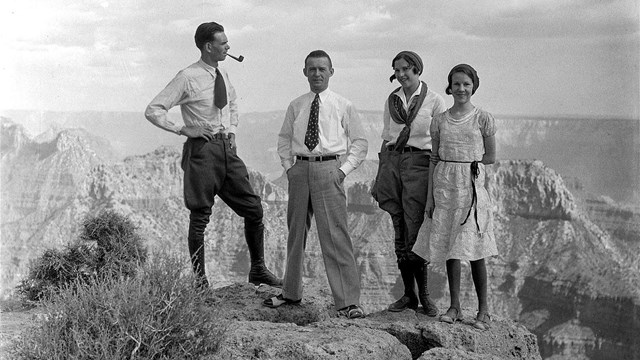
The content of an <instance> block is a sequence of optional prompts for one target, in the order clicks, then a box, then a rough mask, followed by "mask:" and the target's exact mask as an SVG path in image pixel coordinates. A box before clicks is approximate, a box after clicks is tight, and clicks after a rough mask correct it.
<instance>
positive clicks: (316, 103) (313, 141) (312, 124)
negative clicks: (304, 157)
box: [304, 94, 320, 151]
mask: <svg viewBox="0 0 640 360" xmlns="http://www.w3.org/2000/svg"><path fill="white" fill-rule="evenodd" d="M319 112H320V97H318V94H316V97H315V98H314V99H313V102H312V103H311V112H310V113H309V124H308V125H307V133H306V134H305V135H304V144H305V145H306V146H307V148H308V149H309V151H312V150H313V149H315V147H316V146H318V143H319V142H320V138H319V137H318V113H319Z"/></svg>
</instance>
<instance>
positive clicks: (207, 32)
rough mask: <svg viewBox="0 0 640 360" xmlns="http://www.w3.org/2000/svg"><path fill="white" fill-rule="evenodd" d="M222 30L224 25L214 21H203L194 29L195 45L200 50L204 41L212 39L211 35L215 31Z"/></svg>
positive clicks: (212, 35)
mask: <svg viewBox="0 0 640 360" xmlns="http://www.w3.org/2000/svg"><path fill="white" fill-rule="evenodd" d="M219 32H224V27H223V26H222V25H220V24H218V23H216V22H208V23H203V24H200V26H198V28H197V29H196V35H195V36H194V38H195V40H196V46H197V47H198V49H200V50H202V47H203V46H204V44H205V43H208V42H209V41H213V37H214V36H215V34H216V33H219Z"/></svg>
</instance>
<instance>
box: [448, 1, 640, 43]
mask: <svg viewBox="0 0 640 360" xmlns="http://www.w3.org/2000/svg"><path fill="white" fill-rule="evenodd" d="M456 3H457V4H456ZM459 4H460V3H459V1H457V2H453V4H450V6H456V5H459ZM481 4H484V5H486V6H480V8H479V9H478V12H476V13H471V12H466V13H463V14H462V15H460V16H459V17H458V18H456V17H455V16H451V18H450V21H448V23H449V24H450V25H449V29H450V31H452V32H462V33H464V34H466V35H467V36H473V37H480V38H483V37H484V38H530V39H533V38H541V39H542V38H588V37H616V36H625V35H631V34H638V30H639V22H638V21H639V19H638V9H637V3H636V2H635V1H634V0H611V1H591V0H565V1H557V0H555V1H554V0H540V1H514V2H504V3H503V2H497V3H494V2H491V4H489V3H488V2H486V1H480V2H475V5H474V6H475V7H476V8H478V5H481ZM448 13H450V14H452V15H453V14H454V12H453V11H448ZM455 20H457V21H455Z"/></svg>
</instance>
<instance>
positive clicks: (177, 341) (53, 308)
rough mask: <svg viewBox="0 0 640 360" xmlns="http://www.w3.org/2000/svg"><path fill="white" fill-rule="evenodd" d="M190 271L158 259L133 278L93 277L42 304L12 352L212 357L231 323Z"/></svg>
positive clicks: (52, 358)
mask: <svg viewBox="0 0 640 360" xmlns="http://www.w3.org/2000/svg"><path fill="white" fill-rule="evenodd" d="M195 281H196V279H195V277H194V276H193V274H192V272H191V271H190V270H189V267H188V266H186V264H184V263H182V262H181V261H179V260H178V259H177V258H176V257H171V256H168V255H158V256H154V258H153V259H152V260H150V261H149V262H148V263H147V264H146V266H145V267H143V268H142V269H141V270H140V271H139V272H138V273H137V274H136V276H134V277H129V278H124V279H116V278H109V277H107V278H100V277H95V278H93V279H92V280H90V281H87V282H76V283H75V284H74V286H65V287H64V288H63V289H62V290H61V291H60V292H59V293H58V294H56V295H55V296H53V297H52V298H51V299H50V300H47V301H45V302H44V305H45V307H44V309H45V313H44V315H42V316H41V321H40V322H39V323H38V324H37V325H36V326H35V327H33V328H30V329H28V330H26V331H25V332H24V333H23V336H22V337H21V338H20V339H18V340H17V341H16V342H15V343H14V344H13V348H12V351H11V352H12V354H13V355H14V356H15V357H16V358H18V359H47V360H56V359H190V358H200V357H202V356H204V355H207V354H213V353H214V352H215V351H216V350H217V348H218V346H219V344H220V342H221V340H222V336H223V335H224V333H225V332H226V324H227V322H226V321H224V320H222V319H221V317H220V315H219V314H218V313H217V311H216V310H215V307H212V306H210V305H208V304H206V303H205V299H206V294H205V293H204V292H205V291H206V290H198V288H197V287H196V286H195Z"/></svg>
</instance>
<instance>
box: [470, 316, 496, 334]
mask: <svg viewBox="0 0 640 360" xmlns="http://www.w3.org/2000/svg"><path fill="white" fill-rule="evenodd" d="M490 322H491V316H489V314H488V313H486V312H479V313H478V315H477V316H476V320H475V321H474V322H473V324H471V325H472V326H473V327H474V328H476V329H479V330H489V328H490V326H489V323H490Z"/></svg>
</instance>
